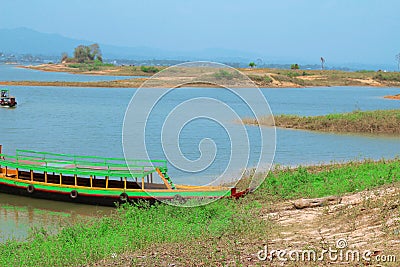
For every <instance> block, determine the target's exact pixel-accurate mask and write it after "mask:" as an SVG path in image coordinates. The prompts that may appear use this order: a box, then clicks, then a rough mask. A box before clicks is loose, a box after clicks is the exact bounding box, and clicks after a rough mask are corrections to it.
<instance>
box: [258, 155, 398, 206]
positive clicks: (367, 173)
mask: <svg viewBox="0 0 400 267" xmlns="http://www.w3.org/2000/svg"><path fill="white" fill-rule="evenodd" d="M398 181H400V161H399V160H395V161H384V160H382V161H379V162H374V161H365V162H363V163H357V162H350V163H347V164H344V165H328V166H325V167H319V168H316V167H299V168H297V169H295V170H291V169H286V170H281V171H279V172H277V173H271V174H270V175H269V176H268V178H267V179H266V180H265V181H264V183H263V184H262V185H261V187H260V188H259V190H258V191H257V193H256V195H259V196H273V197H274V198H278V199H279V198H281V199H293V198H302V197H305V198H315V197H324V196H329V195H336V196H337V195H343V194H345V193H352V192H358V191H362V190H365V189H372V188H374V187H377V186H382V185H384V184H390V183H395V182H398Z"/></svg>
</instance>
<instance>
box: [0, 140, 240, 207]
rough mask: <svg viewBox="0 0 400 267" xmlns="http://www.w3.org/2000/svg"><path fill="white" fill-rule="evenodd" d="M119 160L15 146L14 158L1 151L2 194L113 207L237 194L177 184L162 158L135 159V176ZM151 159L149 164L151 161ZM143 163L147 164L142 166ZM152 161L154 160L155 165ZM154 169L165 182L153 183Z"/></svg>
mask: <svg viewBox="0 0 400 267" xmlns="http://www.w3.org/2000/svg"><path fill="white" fill-rule="evenodd" d="M113 161H114V162H115V161H118V162H121V161H122V159H113V158H99V157H96V158H94V157H87V156H73V155H72V156H71V155H66V154H54V153H46V152H35V151H27V150H17V155H16V156H8V155H4V154H1V146H0V166H1V167H0V192H2V193H8V194H14V195H22V196H28V197H34V198H43V199H50V200H58V201H65V202H72V203H84V204H93V205H102V206H115V205H117V204H121V203H126V202H135V201H139V200H146V201H149V202H156V201H161V200H175V201H179V202H185V201H187V200H189V199H217V198H221V197H225V196H234V197H236V196H238V194H241V193H236V191H235V190H236V189H235V188H230V187H222V186H190V185H175V184H173V183H172V181H171V179H170V178H169V177H168V175H167V172H166V167H165V166H166V162H165V161H152V162H150V161H145V162H144V163H141V164H142V165H138V162H143V161H141V160H136V161H135V162H136V163H135V165H132V166H133V167H136V168H137V169H139V171H138V170H136V172H134V174H135V176H134V177H132V176H131V177H129V176H130V175H131V172H130V170H129V169H128V168H127V166H126V163H113ZM150 163H151V164H150ZM146 164H147V165H146ZM152 164H158V166H156V167H154V166H153V165H152ZM153 173H155V174H158V175H159V177H160V178H161V180H162V181H163V182H164V183H154V182H153Z"/></svg>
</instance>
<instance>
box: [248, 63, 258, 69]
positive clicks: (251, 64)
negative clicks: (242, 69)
mask: <svg viewBox="0 0 400 267" xmlns="http://www.w3.org/2000/svg"><path fill="white" fill-rule="evenodd" d="M255 66H257V65H256V63H254V62H250V63H249V67H250V68H254V67H255Z"/></svg>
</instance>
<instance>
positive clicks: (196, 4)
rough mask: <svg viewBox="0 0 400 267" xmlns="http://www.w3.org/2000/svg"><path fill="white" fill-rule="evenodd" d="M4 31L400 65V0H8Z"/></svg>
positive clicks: (3, 14)
mask: <svg viewBox="0 0 400 267" xmlns="http://www.w3.org/2000/svg"><path fill="white" fill-rule="evenodd" d="M0 5H1V10H2V12H1V16H0V28H15V27H21V26H23V27H28V28H32V29H35V30H38V31H41V32H47V33H58V34H61V35H64V36H67V37H73V38H78V39H85V40H91V41H95V42H99V43H106V44H113V45H121V46H147V47H154V48H163V49H167V50H174V51H179V50H181V51H182V50H184V51H191V50H201V49H206V48H215V47H218V48H225V49H233V50H239V51H246V52H253V53H257V54H260V55H262V56H263V58H264V59H265V60H266V61H274V60H276V59H283V60H286V59H287V60H288V61H290V62H292V61H294V60H298V61H300V62H301V61H303V62H313V61H317V63H318V60H319V57H320V56H324V57H325V58H326V59H327V62H331V63H336V62H338V63H346V62H357V63H378V64H380V63H382V64H395V61H394V57H395V54H397V53H399V52H400V34H399V32H400V13H399V10H400V1H398V0H384V1H382V0H380V1H374V0H359V1H358V0H357V1H356V0H280V1H266V0H264V1H261V0H259V1H243V0H242V1H236V0H230V1H225V0H220V1H217V0H202V1H191V0H186V1H183V0H182V1H178V0H164V1H158V0H153V1H135V0H113V1H111V0H110V1H104V0H68V1H62V0H59V1H56V0H33V1H26V0H2V1H1V4H0Z"/></svg>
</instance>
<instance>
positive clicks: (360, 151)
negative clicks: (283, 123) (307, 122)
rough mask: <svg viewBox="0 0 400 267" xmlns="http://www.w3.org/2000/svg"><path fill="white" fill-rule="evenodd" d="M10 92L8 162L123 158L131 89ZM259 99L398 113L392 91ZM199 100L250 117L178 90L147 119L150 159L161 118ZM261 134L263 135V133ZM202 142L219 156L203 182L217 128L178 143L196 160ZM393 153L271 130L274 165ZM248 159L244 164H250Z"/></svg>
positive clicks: (187, 131) (216, 93)
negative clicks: (40, 157) (40, 155)
mask: <svg viewBox="0 0 400 267" xmlns="http://www.w3.org/2000/svg"><path fill="white" fill-rule="evenodd" d="M11 91H12V93H13V94H14V95H16V96H17V101H18V107H17V108H16V109H0V117H1V121H2V123H1V125H0V140H1V141H0V143H1V144H3V152H4V153H8V154H13V153H15V149H17V148H18V149H34V150H39V151H52V152H58V153H72V154H79V155H99V156H112V157H123V148H122V143H121V135H122V123H123V120H124V114H125V110H126V108H127V106H128V104H129V101H130V99H131V97H132V96H133V94H134V92H135V89H120V88H113V89H107V88H64V87H58V88H57V87H11ZM262 91H263V93H264V95H265V96H266V98H267V99H268V101H269V103H270V106H271V109H272V111H273V113H275V114H281V113H290V114H300V115H317V114H328V113H332V112H344V111H352V110H356V109H360V110H372V109H394V108H399V105H400V102H398V101H395V100H388V99H384V98H383V97H382V96H383V95H387V94H396V93H398V92H399V89H398V88H359V87H328V88H301V89H297V88H296V89H263V90H262ZM204 95H206V96H209V97H214V98H217V99H223V100H224V101H225V103H226V104H227V105H229V106H232V107H235V108H236V110H237V112H238V113H239V114H240V115H241V116H246V114H247V112H248V111H247V109H246V107H241V106H240V105H238V103H237V99H235V97H234V96H232V95H229V94H228V93H227V91H226V90H219V89H214V88H203V89H193V88H186V89H185V88H183V89H179V90H177V91H176V93H175V94H172V95H171V96H170V97H169V98H165V99H163V101H161V102H160V103H159V106H160V107H161V108H160V109H159V110H160V113H155V115H156V116H154V114H153V116H150V117H149V121H150V123H149V125H150V126H148V127H153V128H151V129H150V130H149V131H148V135H147V137H146V138H147V139H148V140H147V144H148V150H149V154H150V156H151V158H157V159H165V155H164V154H163V151H162V142H161V139H160V133H159V132H160V129H161V128H160V127H161V125H162V123H163V118H164V116H165V114H166V112H169V111H170V110H171V109H172V108H174V107H175V106H177V104H179V103H182V102H183V101H185V100H187V99H189V98H192V97H199V96H204ZM205 108H206V106H205ZM152 123H153V125H152ZM225 123H228V124H234V123H235V122H233V121H228V122H225ZM247 129H248V132H249V136H250V138H249V139H250V143H251V148H252V149H253V150H252V151H253V152H254V153H255V154H256V153H257V151H259V149H260V148H259V142H258V140H257V136H258V133H257V132H258V128H257V127H253V126H248V127H247ZM263 131H267V129H266V128H263ZM207 137H208V138H211V139H213V140H214V141H215V143H216V144H217V148H218V150H217V151H219V153H217V157H216V160H215V162H214V164H213V166H212V167H211V168H209V169H207V172H204V173H202V175H203V176H215V174H217V173H218V172H219V171H221V170H223V168H224V166H225V164H226V162H227V160H228V157H229V156H230V155H229V152H230V142H229V139H228V138H227V135H226V134H225V133H224V131H223V128H221V127H219V126H218V125H216V124H215V123H213V122H212V121H209V120H196V121H194V122H193V123H191V124H188V125H187V126H186V127H185V128H183V130H182V132H181V136H180V138H181V139H180V140H179V142H180V145H181V148H182V153H183V154H184V155H185V156H186V157H187V158H189V159H191V160H194V159H196V158H198V157H199V156H200V151H199V149H198V145H199V141H200V140H202V139H203V138H207ZM243 149H244V148H243ZM399 151H400V138H398V137H387V136H366V135H354V134H329V133H317V132H308V131H301V130H286V129H277V145H276V154H275V160H274V163H275V164H284V165H299V164H310V163H327V162H331V161H345V160H354V159H364V158H373V159H379V158H382V157H384V158H394V157H396V156H399V153H400V152H399ZM206 152H207V151H206ZM244 152H246V151H244ZM139 154H140V152H139V151H138V155H139ZM250 156H251V157H252V155H250ZM251 157H250V162H251V161H252V160H255V159H252V158H251ZM170 174H171V176H172V177H174V179H177V180H178V181H182V180H180V179H185V180H184V181H188V180H187V179H189V178H188V175H187V173H184V172H179V171H178V170H176V169H174V168H172V167H171V170H170ZM189 180H190V179H189ZM191 182H193V181H191Z"/></svg>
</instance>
